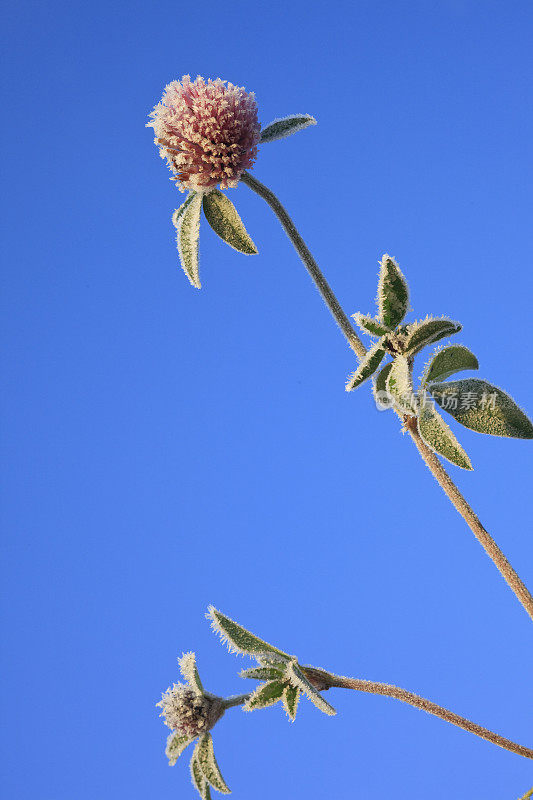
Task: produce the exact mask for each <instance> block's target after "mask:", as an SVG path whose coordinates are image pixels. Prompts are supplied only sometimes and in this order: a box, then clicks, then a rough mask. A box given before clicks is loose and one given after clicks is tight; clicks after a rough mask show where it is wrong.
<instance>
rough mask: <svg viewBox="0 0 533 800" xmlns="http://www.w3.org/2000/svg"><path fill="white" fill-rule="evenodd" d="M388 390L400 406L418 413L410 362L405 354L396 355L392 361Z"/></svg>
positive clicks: (403, 409) (406, 410) (407, 410)
mask: <svg viewBox="0 0 533 800" xmlns="http://www.w3.org/2000/svg"><path fill="white" fill-rule="evenodd" d="M386 390H387V392H389V394H390V395H392V399H393V400H394V402H395V404H396V405H397V406H398V408H400V409H401V410H402V411H405V412H407V413H409V414H412V413H413V412H415V413H416V411H417V410H418V404H417V401H416V397H415V395H414V393H413V384H412V382H411V374H410V370H409V362H408V361H407V359H406V358H405V357H404V356H396V358H395V359H394V361H393V362H392V365H391V368H390V372H389V376H388V378H387V389H386Z"/></svg>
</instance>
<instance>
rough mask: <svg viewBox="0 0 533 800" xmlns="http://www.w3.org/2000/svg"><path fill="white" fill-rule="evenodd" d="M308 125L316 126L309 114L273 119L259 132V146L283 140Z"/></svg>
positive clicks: (314, 120)
mask: <svg viewBox="0 0 533 800" xmlns="http://www.w3.org/2000/svg"><path fill="white" fill-rule="evenodd" d="M310 125H316V119H315V118H314V117H312V116H311V115H310V114H290V115H289V116H288V117H281V118H280V119H275V120H273V121H272V122H271V123H270V125H267V126H266V127H264V128H263V130H262V131H261V139H260V144H265V143H266V142H275V141H276V140H277V139H285V138H286V137H287V136H292V134H293V133H297V132H298V131H303V130H304V128H308V127H309V126H310Z"/></svg>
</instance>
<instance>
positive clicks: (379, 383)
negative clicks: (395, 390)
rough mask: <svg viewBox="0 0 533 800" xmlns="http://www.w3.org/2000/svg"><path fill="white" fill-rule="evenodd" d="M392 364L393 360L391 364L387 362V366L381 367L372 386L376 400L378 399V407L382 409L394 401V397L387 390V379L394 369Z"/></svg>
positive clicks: (388, 406)
mask: <svg viewBox="0 0 533 800" xmlns="http://www.w3.org/2000/svg"><path fill="white" fill-rule="evenodd" d="M392 364H393V362H392V361H391V362H390V363H389V364H385V366H384V367H382V368H381V369H380V371H379V372H378V374H377V375H376V377H375V380H374V385H373V387H372V393H373V395H374V400H375V401H376V405H377V406H378V408H379V409H381V410H384V409H387V408H390V407H391V403H392V397H391V396H390V395H389V392H388V390H387V381H388V378H389V375H390V371H391V369H392Z"/></svg>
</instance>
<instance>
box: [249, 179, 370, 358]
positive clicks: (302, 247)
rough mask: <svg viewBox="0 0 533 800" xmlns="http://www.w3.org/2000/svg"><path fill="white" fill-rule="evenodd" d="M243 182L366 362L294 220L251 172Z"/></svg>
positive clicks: (349, 324) (338, 304)
mask: <svg viewBox="0 0 533 800" xmlns="http://www.w3.org/2000/svg"><path fill="white" fill-rule="evenodd" d="M241 181H242V182H243V183H245V184H246V185H247V186H249V187H250V189H253V191H254V192H256V193H257V194H258V195H259V196H260V197H262V198H263V200H266V202H267V203H268V205H269V206H270V208H271V209H272V211H273V212H274V214H275V215H276V216H277V218H278V219H279V221H280V222H281V225H282V227H283V230H284V231H285V233H286V234H287V236H288V237H289V239H290V240H291V242H292V244H293V245H294V247H295V249H296V252H297V253H298V255H299V256H300V258H301V259H302V261H303V263H304V266H305V268H306V269H307V271H308V273H309V274H310V276H311V277H312V279H313V280H314V282H315V285H316V287H317V289H318V291H319V292H320V294H321V295H322V299H323V300H324V302H325V304H326V305H327V307H328V308H329V310H330V311H331V314H332V315H333V318H334V320H335V322H336V323H337V325H338V326H339V328H340V329H341V331H342V332H343V334H344V336H345V337H346V340H347V342H348V344H349V345H350V347H351V348H352V350H353V351H354V353H355V354H356V356H357V357H358V358H360V359H361V358H363V356H364V355H365V353H366V347H365V346H364V344H363V342H362V341H361V339H360V338H359V336H358V335H357V333H356V332H355V331H354V329H353V327H352V325H351V323H350V320H349V319H348V317H347V316H346V314H345V313H344V311H343V310H342V307H341V305H340V303H339V301H338V300H337V298H336V297H335V295H334V294H333V292H332V290H331V287H330V285H329V283H328V282H327V280H326V279H325V277H324V276H323V274H322V272H321V270H320V269H319V267H318V264H317V263H316V261H315V259H314V258H313V256H312V255H311V253H310V252H309V248H308V247H307V245H306V244H305V242H304V240H303V239H302V237H301V236H300V234H299V233H298V231H297V229H296V226H295V224H294V222H293V221H292V219H291V218H290V217H289V215H288V214H287V212H286V211H285V209H284V208H283V206H282V205H281V203H280V202H279V200H278V198H277V197H276V195H275V194H274V193H273V192H271V191H270V189H267V187H266V186H265V185H264V184H262V183H261V182H260V181H258V180H257V179H256V178H253V177H252V176H251V175H250V174H249V173H248V172H243V173H242V175H241Z"/></svg>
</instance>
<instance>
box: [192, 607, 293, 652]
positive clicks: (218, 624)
mask: <svg viewBox="0 0 533 800" xmlns="http://www.w3.org/2000/svg"><path fill="white" fill-rule="evenodd" d="M206 616H207V618H208V619H210V620H211V627H212V628H213V630H214V631H215V633H218V634H219V635H220V638H221V640H222V642H223V643H224V644H227V645H228V649H229V651H230V653H231V652H234V653H245V654H246V655H249V656H257V655H263V654H268V653H274V654H276V655H278V656H283V657H284V658H286V659H289V658H290V656H289V655H288V653H284V652H283V650H278V648H277V647H274V646H273V645H271V644H268V642H265V641H263V639H259V637H258V636H254V634H253V633H250V631H247V630H246V628H243V627H242V625H239V624H238V623H237V622H234V621H233V620H232V619H230V618H229V617H226V615H225V614H221V612H220V611H217V609H216V608H215V607H214V606H209V608H208V610H207V614H206Z"/></svg>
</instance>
